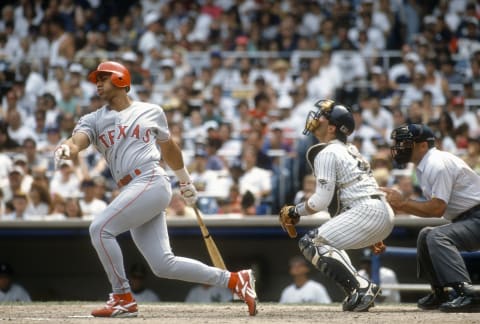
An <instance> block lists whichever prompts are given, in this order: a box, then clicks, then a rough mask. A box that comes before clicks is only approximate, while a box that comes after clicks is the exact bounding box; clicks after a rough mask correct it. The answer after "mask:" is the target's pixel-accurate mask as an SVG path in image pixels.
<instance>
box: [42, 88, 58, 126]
mask: <svg viewBox="0 0 480 324" xmlns="http://www.w3.org/2000/svg"><path fill="white" fill-rule="evenodd" d="M53 94H58V95H59V96H60V88H58V90H57V91H56V92H52V93H50V92H46V93H44V94H43V96H42V97H43V101H44V105H45V110H46V116H45V127H46V128H47V129H48V128H52V127H58V116H59V115H60V112H61V111H60V108H58V106H57V99H56V97H55V95H53Z"/></svg>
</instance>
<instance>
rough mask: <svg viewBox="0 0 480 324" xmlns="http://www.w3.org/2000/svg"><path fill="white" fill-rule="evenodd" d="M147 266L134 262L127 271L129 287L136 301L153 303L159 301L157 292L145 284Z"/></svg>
mask: <svg viewBox="0 0 480 324" xmlns="http://www.w3.org/2000/svg"><path fill="white" fill-rule="evenodd" d="M146 279H147V267H146V266H145V265H144V264H143V263H134V264H132V266H131V267H130V269H129V271H128V281H129V283H130V289H131V290H132V294H133V296H134V297H135V300H136V301H137V302H138V301H140V302H147V303H155V302H159V301H160V297H158V294H157V293H156V292H155V291H153V290H152V289H150V288H147V286H146Z"/></svg>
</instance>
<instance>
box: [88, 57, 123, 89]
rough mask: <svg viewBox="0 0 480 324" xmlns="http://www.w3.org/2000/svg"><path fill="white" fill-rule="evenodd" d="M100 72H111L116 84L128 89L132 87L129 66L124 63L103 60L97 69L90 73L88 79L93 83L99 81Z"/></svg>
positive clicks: (113, 81)
mask: <svg viewBox="0 0 480 324" xmlns="http://www.w3.org/2000/svg"><path fill="white" fill-rule="evenodd" d="M100 72H108V73H111V79H112V83H113V85H114V86H116V87H119V88H128V89H127V91H128V90H129V89H130V80H131V78H130V72H128V70H127V68H126V67H124V66H123V65H122V64H120V63H117V62H113V61H106V62H102V63H100V64H99V65H98V67H97V69H96V70H95V71H93V72H91V73H90V74H89V75H88V80H89V81H90V82H92V83H97V75H98V73H100Z"/></svg>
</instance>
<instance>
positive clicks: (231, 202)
mask: <svg viewBox="0 0 480 324" xmlns="http://www.w3.org/2000/svg"><path fill="white" fill-rule="evenodd" d="M218 213H219V214H241V213H242V195H241V194H240V189H239V187H238V184H236V183H234V184H232V185H231V186H230V188H229V189H228V197H227V198H226V199H225V200H220V202H219V208H218Z"/></svg>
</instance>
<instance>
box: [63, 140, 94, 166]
mask: <svg viewBox="0 0 480 324" xmlns="http://www.w3.org/2000/svg"><path fill="white" fill-rule="evenodd" d="M62 144H64V145H68V147H69V148H70V159H72V160H75V159H77V157H78V153H79V152H80V151H82V150H84V149H86V148H87V147H88V145H90V143H89V141H88V137H87V136H86V135H84V134H75V135H73V136H72V137H70V138H68V139H67V140H66V141H65V142H63V143H62Z"/></svg>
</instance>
